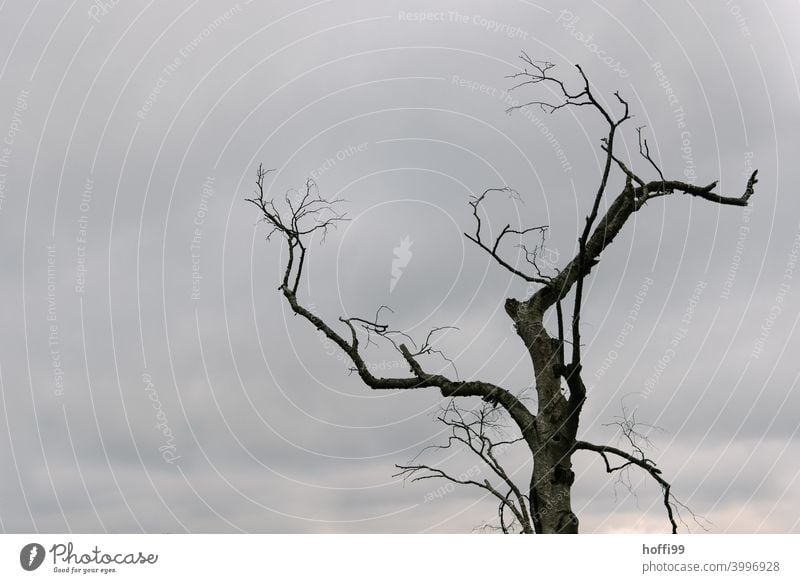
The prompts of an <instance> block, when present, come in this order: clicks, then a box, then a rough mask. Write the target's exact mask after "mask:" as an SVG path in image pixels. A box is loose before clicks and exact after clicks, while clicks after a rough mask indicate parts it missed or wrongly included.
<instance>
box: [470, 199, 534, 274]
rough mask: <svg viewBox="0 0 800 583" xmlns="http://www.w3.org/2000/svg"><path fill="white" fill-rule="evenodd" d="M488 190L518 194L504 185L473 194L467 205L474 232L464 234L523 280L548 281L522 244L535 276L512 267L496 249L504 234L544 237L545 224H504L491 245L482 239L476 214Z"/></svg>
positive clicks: (479, 222)
mask: <svg viewBox="0 0 800 583" xmlns="http://www.w3.org/2000/svg"><path fill="white" fill-rule="evenodd" d="M490 192H505V193H508V194H509V195H510V196H511V197H512V198H517V197H519V194H518V193H517V192H516V191H515V190H513V189H512V188H509V187H507V186H504V187H502V188H488V189H486V190H484V191H483V194H481V195H480V196H473V197H472V200H471V201H470V202H469V205H470V206H471V207H472V215H473V216H474V217H475V223H476V226H475V234H474V235H470V234H468V233H464V236H465V237H466V238H467V239H469V240H470V241H472V242H473V243H475V244H476V245H478V247H480V248H481V249H483V250H484V251H486V252H487V253H488V254H489V255H491V256H492V258H494V260H495V261H497V263H499V264H500V265H501V266H503V267H504V268H505V269H507V270H508V271H510V272H511V273H513V274H514V275H517V276H519V277H521V278H522V279H523V280H525V281H527V282H530V283H542V284H544V283H547V282H548V281H549V278H547V277H545V276H543V275H542V274H541V271H540V270H539V267H538V266H537V265H536V264H535V255H534V261H533V262H532V261H531V260H530V255H529V254H528V251H527V249H526V248H525V247H524V245H518V246H521V247H522V248H523V250H524V251H525V252H526V260H527V261H528V262H529V263H531V264H532V265H534V268H535V269H536V272H537V274H538V275H537V276H533V275H529V274H527V273H524V272H523V271H520V270H519V269H517V268H516V267H513V266H512V265H511V264H510V263H508V262H507V261H506V260H505V259H503V258H502V257H500V255H498V253H497V249H498V247H499V246H500V242H501V241H502V240H503V237H505V236H506V235H517V236H518V237H520V238H521V237H523V236H524V235H527V234H528V233H532V232H539V233H541V234H542V237H544V233H545V232H546V231H547V225H541V226H538V227H529V228H527V229H522V230H518V229H512V228H511V225H506V226H505V227H503V229H502V231H500V234H499V235H498V236H497V238H496V239H495V240H494V242H493V243H492V244H491V247H490V246H489V245H488V244H487V243H486V242H484V240H483V239H482V237H481V227H482V222H481V217H480V215H479V214H478V207H479V206H480V205H481V203H482V202H483V201H484V199H485V198H486V196H487V195H488V194H489V193H490Z"/></svg>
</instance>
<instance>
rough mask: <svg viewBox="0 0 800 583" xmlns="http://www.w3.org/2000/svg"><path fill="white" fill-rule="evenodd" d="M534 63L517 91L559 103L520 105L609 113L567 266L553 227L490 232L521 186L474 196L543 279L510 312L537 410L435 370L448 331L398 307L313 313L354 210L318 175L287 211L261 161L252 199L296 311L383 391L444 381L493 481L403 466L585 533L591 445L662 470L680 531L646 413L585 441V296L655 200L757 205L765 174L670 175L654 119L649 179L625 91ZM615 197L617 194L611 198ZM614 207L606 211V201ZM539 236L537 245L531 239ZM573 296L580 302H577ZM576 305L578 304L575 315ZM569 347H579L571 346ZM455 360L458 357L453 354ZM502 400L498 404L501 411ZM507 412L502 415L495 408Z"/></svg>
mask: <svg viewBox="0 0 800 583" xmlns="http://www.w3.org/2000/svg"><path fill="white" fill-rule="evenodd" d="M520 58H521V60H522V61H523V66H522V67H521V69H520V70H519V72H517V73H515V74H513V75H511V76H510V78H511V79H513V80H514V82H515V83H516V85H514V87H513V89H515V90H519V89H526V90H528V89H536V87H535V86H546V87H547V88H548V89H549V90H550V94H554V95H555V97H554V98H553V100H551V101H543V100H531V101H527V102H525V103H523V104H521V105H517V106H514V107H512V108H511V109H510V110H509V111H513V110H516V109H520V108H523V107H539V108H541V109H542V110H543V111H545V112H547V113H554V112H556V111H558V110H561V109H567V108H575V109H580V110H588V111H589V112H591V113H592V114H593V115H595V116H599V117H600V119H602V120H603V121H604V122H605V124H606V127H607V130H606V131H607V133H606V134H605V136H604V137H602V139H601V141H600V149H601V150H602V152H603V153H604V154H603V166H602V172H601V174H600V177H599V182H598V186H597V190H596V191H595V192H594V193H593V196H592V198H591V199H590V202H591V206H590V208H589V212H588V215H587V216H586V219H585V223H584V226H583V230H582V231H581V232H580V233H579V236H578V241H577V243H578V244H577V252H576V254H575V255H574V257H572V259H571V260H570V261H569V262H567V263H566V264H565V265H564V266H563V267H561V268H560V269H556V270H555V271H553V270H550V271H552V273H551V274H547V273H545V271H546V270H543V268H542V265H540V257H541V251H542V242H543V240H544V239H543V237H544V234H545V231H546V229H547V226H546V225H539V226H533V227H522V226H520V227H512V226H511V225H506V226H505V227H504V228H503V229H502V230H501V231H500V234H499V235H497V237H495V238H494V239H493V240H488V239H486V235H485V233H483V232H482V226H483V225H482V220H481V214H482V212H481V211H482V209H483V207H484V206H485V205H487V204H488V202H489V200H490V198H492V197H493V196H495V195H497V194H499V193H506V194H509V195H512V196H516V193H515V191H513V190H511V189H510V188H508V187H506V186H504V187H501V188H489V189H487V190H485V191H483V193H482V194H479V195H476V196H474V197H473V198H472V200H471V201H470V203H469V204H470V206H471V207H472V211H473V217H474V221H475V230H474V232H471V233H465V236H466V237H467V238H468V239H469V240H470V241H472V242H473V243H474V244H475V245H476V246H477V247H478V248H479V249H482V250H483V251H484V252H486V253H487V254H488V255H489V256H490V257H491V258H492V259H493V260H494V261H495V262H496V263H497V264H498V265H499V266H500V267H502V268H503V269H505V270H507V271H509V272H510V273H512V274H513V275H514V276H516V277H519V278H521V279H522V280H523V281H525V282H528V283H529V284H534V285H536V286H538V287H537V288H536V291H535V292H534V293H533V294H532V295H531V296H530V297H529V298H526V299H524V300H519V299H514V298H509V299H507V300H506V301H505V311H506V313H507V314H508V317H509V318H511V320H512V322H513V323H514V328H515V330H516V333H517V335H518V336H519V337H520V339H521V340H522V342H523V343H524V346H525V347H526V349H527V351H528V354H529V356H530V360H531V363H532V366H533V372H534V385H535V391H536V397H537V398H536V409H535V411H534V410H532V408H529V407H528V406H527V405H526V404H525V403H524V399H523V398H522V397H521V395H520V394H515V393H513V392H512V391H510V390H508V389H506V388H503V387H501V386H498V385H496V384H493V383H490V382H485V381H480V380H459V378H458V376H457V374H455V376H454V377H453V378H451V377H450V376H446V375H444V374H442V373H441V372H428V370H426V366H425V365H426V361H425V358H426V357H430V356H440V357H443V356H444V355H443V354H441V352H440V351H438V350H435V349H434V345H435V344H434V339H435V337H436V333H437V332H438V331H439V330H440V329H435V330H433V331H431V333H430V334H428V336H427V338H426V339H425V340H423V341H420V342H414V340H413V339H412V338H411V337H410V336H409V335H407V334H404V333H403V332H401V331H396V330H392V329H391V328H390V327H389V325H388V323H387V322H385V321H383V320H382V316H383V315H385V313H386V311H387V310H384V309H379V310H378V312H377V313H376V315H375V316H374V317H373V318H357V317H340V318H339V324H338V325H333V324H331V323H329V322H327V321H325V320H323V319H322V318H320V317H319V316H317V315H316V314H314V313H312V312H311V311H310V310H309V309H308V308H307V307H306V306H305V305H304V304H303V301H302V299H301V298H300V297H298V285H299V282H300V281H301V278H302V277H303V268H304V265H305V261H306V254H307V251H308V248H307V246H306V241H307V239H308V237H310V236H312V234H321V235H323V237H324V235H325V234H327V232H328V230H329V229H330V228H331V227H333V226H335V225H336V224H337V223H338V222H340V221H343V220H346V219H345V217H344V215H342V214H341V213H340V212H338V210H337V207H338V206H339V203H340V202H341V201H338V200H325V199H323V198H322V197H320V196H319V194H318V193H317V191H316V185H315V184H314V183H313V182H312V181H308V182H307V183H306V185H305V189H304V191H303V192H301V193H294V195H293V196H291V197H290V196H288V195H287V196H285V197H284V198H283V202H282V203H280V204H281V205H282V206H281V208H282V210H279V208H278V206H277V205H276V202H275V200H274V199H272V198H270V197H269V196H268V195H267V193H266V192H265V188H264V177H265V175H266V174H267V172H268V171H265V170H264V169H263V168H262V167H259V169H258V176H257V180H256V190H255V195H254V197H253V198H249V199H247V200H249V201H250V202H252V203H253V204H255V205H256V206H257V207H258V209H259V211H260V212H261V214H262V218H263V220H264V221H265V222H266V223H267V224H268V225H269V227H270V232H269V235H268V238H270V237H271V236H272V235H274V234H275V233H278V234H280V235H281V236H282V237H283V238H284V239H285V242H286V243H287V247H288V258H287V262H286V267H285V271H284V274H283V280H282V282H281V285H280V291H281V292H282V293H283V295H284V297H285V299H286V301H287V302H288V304H289V306H291V309H292V310H293V311H294V312H295V314H297V315H299V316H302V317H303V318H305V319H306V320H308V321H309V322H310V323H311V324H312V325H313V326H314V327H315V328H316V329H317V330H320V331H321V332H322V333H323V334H324V335H325V336H326V337H327V338H328V339H330V340H331V341H332V342H333V343H334V344H336V345H337V346H338V347H339V348H340V349H341V350H342V351H343V352H344V353H345V354H346V355H347V357H348V358H349V359H350V361H351V363H352V369H351V370H352V371H353V372H354V373H356V374H358V376H359V377H360V378H361V380H362V381H363V382H364V383H365V384H366V385H367V386H368V387H370V388H371V389H375V390H394V389H400V390H419V389H423V388H426V387H431V388H435V389H438V390H439V391H440V393H441V395H442V397H445V398H447V399H451V401H450V403H451V404H450V405H448V406H447V407H445V409H444V413H443V414H442V415H441V416H440V417H439V420H440V421H441V422H442V423H444V424H445V425H447V426H448V427H449V428H450V437H449V440H448V442H447V444H445V445H444V446H440V447H445V448H449V447H451V446H452V445H460V446H463V447H465V448H467V449H468V450H469V451H471V452H472V453H473V454H475V455H476V456H478V458H479V459H480V460H481V461H482V462H483V463H484V464H485V466H486V467H487V468H488V470H489V474H484V475H491V476H492V479H491V480H490V479H489V478H484V479H483V480H477V479H470V478H467V479H461V478H459V477H457V476H453V475H451V474H448V473H447V472H445V471H444V470H442V469H439V468H437V467H435V466H432V465H425V464H421V463H416V462H412V463H410V464H409V465H404V466H398V467H399V469H400V474H402V475H405V476H409V477H411V479H416V480H420V479H429V478H434V477H436V478H440V479H444V480H449V481H451V482H455V483H459V484H465V485H471V486H474V487H477V488H481V489H484V490H486V491H487V492H489V493H491V495H492V496H494V497H495V498H496V499H497V500H498V503H499V506H498V519H499V526H498V527H497V528H498V529H499V530H502V531H503V532H515V531H517V532H520V531H521V532H525V533H534V532H536V533H577V532H578V518H577V516H576V515H575V514H574V512H573V510H572V502H571V489H572V484H573V482H574V479H575V474H574V472H573V470H572V456H573V455H574V454H576V453H578V452H581V451H587V452H593V453H596V454H597V455H599V456H600V457H601V458H602V460H603V462H604V464H605V468H606V470H607V471H608V472H609V473H616V472H621V471H628V470H630V469H636V470H640V471H642V472H644V473H645V475H646V476H649V477H650V478H652V479H653V480H654V481H655V482H656V483H657V484H658V485H659V486H660V487H661V489H662V491H663V505H664V507H665V510H666V514H667V518H668V521H669V525H670V529H671V531H672V532H673V533H675V532H677V530H678V522H679V520H680V519H679V515H678V513H677V511H678V509H679V508H680V506H681V505H680V503H678V502H677V501H676V500H675V498H674V497H673V495H672V491H671V485H670V483H669V482H668V481H667V480H666V479H665V478H664V477H663V476H662V472H661V470H660V469H659V468H658V467H657V466H656V464H655V462H653V461H652V460H651V459H649V458H648V457H647V456H646V455H645V452H644V450H643V449H642V447H641V444H642V442H641V438H642V435H641V434H640V433H639V432H638V429H637V422H636V421H635V420H633V421H631V420H630V419H629V418H628V417H623V418H622V421H620V422H619V423H618V425H619V429H620V431H621V435H622V436H623V437H624V438H625V442H626V443H627V445H628V446H630V447H629V449H628V450H626V449H623V448H622V447H617V446H612V445H603V444H594V443H590V442H587V441H583V440H580V439H578V428H579V419H580V415H581V410H582V408H583V405H584V402H585V401H586V398H587V395H586V387H585V385H584V381H583V378H582V366H581V358H582V354H581V346H582V344H581V313H582V309H583V301H584V295H585V292H584V282H585V280H586V277H587V276H588V275H590V274H591V272H592V270H593V268H594V267H595V266H596V265H597V264H598V262H599V260H600V256H601V254H602V253H603V251H604V250H605V249H606V248H607V247H608V246H609V245H610V244H611V243H612V242H613V241H614V238H615V237H616V236H617V234H618V233H619V232H620V230H621V229H622V228H623V226H624V225H625V223H626V222H627V221H628V219H629V218H630V217H631V216H632V215H633V214H634V213H635V212H638V211H639V210H641V209H642V208H643V207H644V206H645V204H646V203H648V202H650V201H652V200H653V199H656V198H660V197H666V196H669V195H672V194H675V193H682V194H686V195H690V196H695V197H698V198H701V199H704V200H706V201H708V202H710V203H715V204H721V205H735V206H746V205H747V204H748V200H749V199H750V197H751V196H752V194H753V192H754V187H755V184H756V182H757V179H756V172H757V171H755V172H753V174H752V175H751V176H750V178H749V180H748V181H747V184H746V186H745V190H744V192H743V193H742V194H741V195H739V196H723V195H720V194H717V193H716V192H715V191H716V188H717V182H712V183H710V184H708V185H706V186H697V185H694V184H689V183H686V182H682V181H679V180H668V179H667V178H666V177H665V175H664V172H663V171H662V169H661V168H660V166H659V164H658V163H657V162H656V161H655V160H654V159H653V157H652V156H651V153H650V148H649V146H648V143H647V139H646V138H645V137H644V135H643V128H641V127H640V128H637V129H636V131H637V135H638V146H639V148H638V149H639V155H640V157H641V160H642V161H643V165H644V166H645V167H646V169H647V170H648V171H649V172H650V173H651V174H655V175H656V176H657V178H655V179H653V180H649V179H645V178H643V177H642V176H643V175H642V174H639V173H637V172H634V170H633V165H632V164H631V163H630V162H628V163H626V162H625V161H623V160H622V158H620V156H619V155H618V154H617V153H616V151H615V143H616V140H617V137H618V134H619V131H620V127H621V126H622V124H624V123H625V122H626V121H628V120H629V119H631V115H630V113H629V106H628V102H627V101H625V99H623V97H622V96H621V95H620V93H619V92H615V93H614V98H615V103H614V107H613V108H612V107H608V106H605V105H603V104H601V102H600V101H598V99H597V98H596V97H595V94H594V93H593V91H592V88H591V85H590V83H589V80H588V78H587V77H586V75H585V74H584V72H583V70H582V69H581V67H580V66H578V65H576V66H575V69H576V72H577V73H576V80H577V88H575V89H572V88H570V86H569V84H568V83H567V82H565V81H564V80H562V79H561V78H559V77H556V76H554V75H553V74H552V72H553V69H554V65H553V64H552V63H549V62H545V61H536V60H533V59H531V58H530V57H529V56H528V55H527V54H525V53H524V52H523V53H522V55H521V57H520ZM614 173H620V176H621V177H622V178H623V179H624V181H625V185H624V187H623V188H622V190H621V192H619V193H617V194H616V195H615V196H613V197H612V196H611V195H609V194H608V192H607V190H608V186H609V180H610V178H611V177H612V175H613V174H614ZM604 199H608V200H607V201H604ZM603 204H605V206H606V208H605V211H604V212H603V213H601V206H603ZM531 236H533V237H538V242H537V243H534V244H532V245H530V244H528V243H526V242H525V241H526V238H530V237H531ZM507 240H514V241H516V242H517V244H518V247H520V248H521V249H522V252H523V255H524V259H525V262H524V264H525V267H519V266H518V265H515V263H519V262H518V261H512V260H510V259H507V258H504V257H503V254H502V251H501V243H503V242H504V241H507ZM570 303H571V309H570V307H569V305H570ZM551 310H555V315H556V322H557V330H556V331H554V332H553V333H551V332H550V331H548V330H547V329H546V327H545V318H546V316H547V315H548V313H549V312H550V311H551ZM570 312H571V313H570ZM376 341H385V342H388V343H390V344H391V345H392V346H393V347H394V348H395V349H396V350H397V351H398V352H399V353H400V354H401V355H402V358H403V360H404V362H405V363H406V365H407V368H408V372H407V374H405V375H403V376H398V377H382V376H376V375H374V374H373V373H372V372H371V371H370V369H369V367H368V366H367V364H366V362H365V360H364V357H363V349H364V348H365V347H366V346H368V345H370V344H371V343H374V342H376ZM568 351H569V355H567V352H568ZM451 364H452V363H451ZM466 397H478V398H480V399H482V400H483V401H484V402H485V404H486V406H485V407H481V408H479V409H478V410H477V412H476V411H472V412H468V411H465V410H464V409H462V408H460V407H458V406H456V404H455V403H456V401H457V400H463V399H464V398H466ZM498 408H499V409H498ZM495 412H497V414H496V413H495ZM499 414H502V415H503V416H505V417H506V418H507V419H508V420H509V424H510V425H511V427H513V428H514V430H515V431H516V435H517V436H516V437H513V438H508V439H498V438H497V436H496V435H495V434H494V430H495V429H496V428H497V427H498V423H500V418H499ZM517 442H519V443H520V444H523V445H524V446H525V447H527V450H528V451H529V453H530V456H531V458H532V461H533V469H532V472H531V476H530V481H529V483H528V484H527V485H526V487H523V488H520V487H519V486H518V485H517V484H516V483H515V482H514V480H513V479H512V478H511V477H510V476H509V474H508V473H507V472H506V471H505V469H504V468H503V467H502V465H501V464H500V463H499V461H498V456H497V455H496V452H497V448H498V447H500V446H503V445H510V444H512V443H517Z"/></svg>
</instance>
